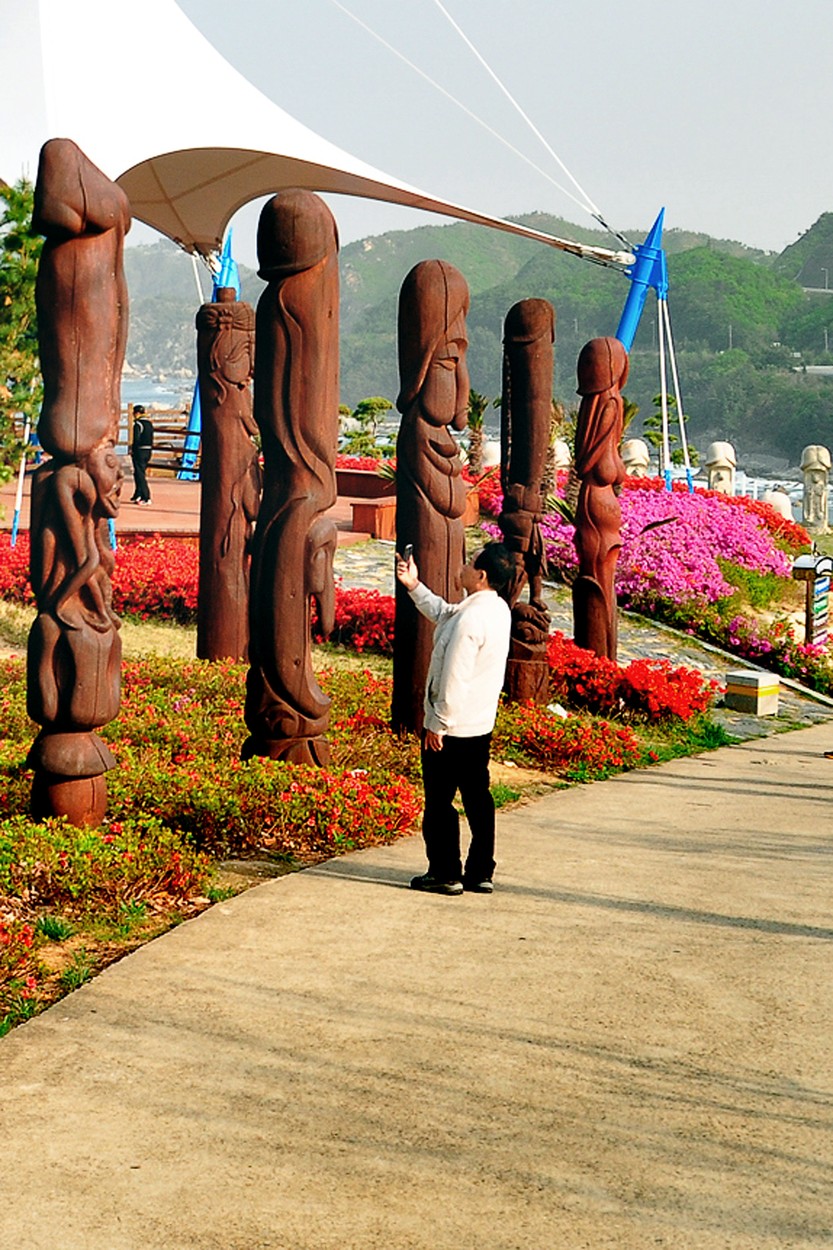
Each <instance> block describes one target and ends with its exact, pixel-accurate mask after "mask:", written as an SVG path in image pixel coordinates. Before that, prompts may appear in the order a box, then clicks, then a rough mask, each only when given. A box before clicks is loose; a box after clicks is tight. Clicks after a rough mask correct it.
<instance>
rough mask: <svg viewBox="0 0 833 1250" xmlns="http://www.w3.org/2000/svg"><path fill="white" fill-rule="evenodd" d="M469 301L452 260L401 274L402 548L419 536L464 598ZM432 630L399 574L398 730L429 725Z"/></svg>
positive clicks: (424, 566) (419, 553)
mask: <svg viewBox="0 0 833 1250" xmlns="http://www.w3.org/2000/svg"><path fill="white" fill-rule="evenodd" d="M468 310H469V291H468V287H467V285H466V281H465V279H464V277H463V275H462V274H461V273H460V272H459V271H458V270H457V269H455V268H454V266H453V265H449V264H448V263H447V262H446V261H442V260H426V261H422V262H420V264H418V265H416V266H415V267H414V268H413V269H412V270H411V272H410V273H409V274H408V276H407V277H406V278H405V281H404V283H403V284H402V289H401V291H400V295H399V375H400V386H401V389H400V392H399V397H398V399H397V401H396V406H397V408H398V409H399V411H400V412H401V414H402V421H401V423H400V426H399V435H398V437H397V440H396V549H397V551H399V552H402V551H404V549H405V547H406V546H407V545H408V544H409V543H410V544H412V545H413V548H414V559H415V560H416V563H417V566H418V568H419V575H420V578H421V580H422V581H423V582H424V583H425V585H426V586H428V587H430V589H431V590H433V591H434V592H435V593H436V594H439V595H442V597H443V598H444V599H446V600H447V601H448V602H449V603H457V602H458V601H459V600H460V598H461V595H462V588H461V585H460V574H461V571H462V567H463V564H464V563H465V530H464V528H463V521H462V517H463V513H464V511H465V507H466V486H465V482H464V481H463V478H462V462H461V460H460V455H459V451H458V448H457V444H456V442H455V441H454V438H453V437H452V435H451V428H453V429H455V430H462V429H465V426H466V421H467V411H468V398H469V375H468V369H467V367H466V348H467V347H468V340H467V338H466V313H467V312H468ZM450 427H451V428H450ZM433 633H434V627H433V625H432V624H431V622H430V621H428V620H427V619H426V618H425V617H424V616H422V615H421V614H420V613H418V612H417V610H416V608H415V607H414V605H413V603H412V602H411V600H410V598H409V597H408V594H407V592H406V591H405V590H404V588H403V587H402V586H401V585H400V584H399V583H398V582H397V585H396V624H395V631H394V651H393V706H392V724H393V727H394V729H395V730H397V731H398V732H403V731H408V730H416V731H419V730H420V729H421V728H422V717H423V697H424V694H425V679H426V677H427V674H428V664H429V661H430V658H431V646H432V641H433Z"/></svg>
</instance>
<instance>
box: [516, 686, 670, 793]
mask: <svg viewBox="0 0 833 1250" xmlns="http://www.w3.org/2000/svg"><path fill="white" fill-rule="evenodd" d="M494 743H495V748H496V750H497V751H499V752H501V753H503V754H506V755H509V756H510V757H511V756H512V755H513V754H518V753H520V755H521V756H522V757H525V758H527V759H530V760H533V761H534V762H535V763H537V764H538V765H539V766H541V767H543V768H546V769H549V770H551V771H553V772H559V773H561V775H562V776H563V777H565V778H566V779H567V780H569V781H592V780H594V779H596V778H599V777H606V776H608V775H609V774H611V773H614V772H619V771H621V770H622V769H625V768H635V767H636V766H637V765H638V764H639V763H641V762H646V758H645V752H644V751H643V749H642V747H641V745H640V742H639V739H638V738H637V736H636V734H635V733H634V731H633V730H632V729H630V728H629V727H628V726H627V725H611V724H610V722H609V721H605V720H598V719H595V720H590V719H589V718H581V717H577V716H570V717H568V718H567V719H566V720H564V719H563V718H561V717H560V716H557V715H555V714H554V713H552V712H550V711H549V710H548V709H547V708H544V707H539V706H536V705H534V704H520V705H519V704H515V705H513V706H504V707H502V708H501V712H500V715H499V717H498V723H497V725H496V726H495V734H494Z"/></svg>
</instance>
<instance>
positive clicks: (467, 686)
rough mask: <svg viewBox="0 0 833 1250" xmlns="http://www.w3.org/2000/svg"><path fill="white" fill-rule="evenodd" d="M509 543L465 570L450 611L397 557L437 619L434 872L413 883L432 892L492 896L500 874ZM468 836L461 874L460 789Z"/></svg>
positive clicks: (430, 841) (431, 741) (425, 749)
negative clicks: (494, 751) (498, 771)
mask: <svg viewBox="0 0 833 1250" xmlns="http://www.w3.org/2000/svg"><path fill="white" fill-rule="evenodd" d="M513 567H514V566H513V563H512V557H511V556H510V554H509V552H508V551H507V550H506V548H505V547H504V546H503V544H502V543H489V544H488V546H486V547H484V548H483V549H482V550H481V551H480V552H478V553H477V555H476V556H475V557H474V558H473V559H472V560H471V561H470V562H469V563H468V564H466V565H464V567H463V571H462V574H461V584H462V589H463V590H464V591H465V592H466V598H465V599H463V600H462V602H461V603H446V601H445V600H444V599H441V598H440V596H439V595H435V594H433V593H432V592H431V591H430V590H429V589H428V587H427V586H423V585H422V583H421V582H420V580H419V571H418V569H417V566H416V564H415V563H414V559H413V556H410V557H409V558H408V560H407V561H405V560H403V559H402V558H401V556H397V561H396V576H397V578H398V579H399V581H400V582H401V583H402V585H403V586H404V587H405V589H406V590H407V591H408V593H409V594H410V596H411V599H412V600H413V602H414V604H415V606H416V607H417V608H418V610H419V611H420V612H422V614H423V615H424V616H427V617H428V619H429V620H432V621H434V646H433V650H432V652H431V663H430V665H429V668H428V679H427V681H426V683H425V727H424V729H423V734H422V779H423V786H424V788H425V814H424V816H423V821H422V836H423V838H424V839H425V849H426V852H427V855H428V872H427V873H425V874H423V875H422V876H419V877H414V878H413V880H412V881H411V888H412V889H414V890H425V891H428V892H430V893H432V894H448V895H458V894H462V893H463V890H464V889H465V890H471V891H473V892H475V893H478V894H491V892H492V875H493V873H494V869H495V859H494V848H495V805H494V800H493V799H492V795H491V792H490V790H489V748H490V746H491V740H492V730H493V728H494V724H495V716H496V714H497V705H498V699H499V698H500V692H501V690H502V688H503V681H504V675H505V671H506V657H507V655H508V653H509V630H510V626H511V614H510V611H509V606H508V604H507V603H506V602H505V600H503V599H502V598H500V595H499V592H500V591H502V590H503V589H504V587H505V586H506V585H507V583H508V581H509V578H510V576H511V574H512V571H513ZM458 789H459V791H460V797H461V799H462V801H463V808H464V810H465V813H466V818H467V819H468V822H469V829H470V831H471V845H470V847H469V851H468V855H467V858H466V863H465V868H463V863H462V858H461V854H460V822H459V819H458V816H457V811H456V809H455V807H454V796H455V794H456V793H457V790H458Z"/></svg>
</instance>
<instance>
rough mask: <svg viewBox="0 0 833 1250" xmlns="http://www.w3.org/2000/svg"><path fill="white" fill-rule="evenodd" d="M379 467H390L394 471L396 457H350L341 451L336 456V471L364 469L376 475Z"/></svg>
mask: <svg viewBox="0 0 833 1250" xmlns="http://www.w3.org/2000/svg"><path fill="white" fill-rule="evenodd" d="M381 465H390V467H391V468H392V469H394V470H395V469H396V457H395V456H394V457H393V458H388V457H382V456H351V455H349V454H348V453H347V452H343V451H340V452H339V453H338V455H337V456H336V468H337V469H365V470H367V471H369V472H371V473H378V471H379V468H380V466H381Z"/></svg>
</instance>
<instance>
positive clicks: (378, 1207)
mask: <svg viewBox="0 0 833 1250" xmlns="http://www.w3.org/2000/svg"><path fill="white" fill-rule="evenodd" d="M828 744H829V734H828V732H827V731H826V729H825V727H823V726H818V727H815V728H811V729H808V730H802V731H800V732H797V733H790V734H782V735H780V736H777V737H771V738H767V739H762V740H758V741H756V742H750V743H746V744H744V745H742V746H737V747H733V748H726V749H723V750H721V751H718V752H715V753H713V754H710V755H706V756H703V757H700V758H696V759H688V760H683V761H679V762H676V763H674V764H670V765H665V766H662V767H659V768H655V769H651V770H649V771H645V772H640V773H633V774H630V775H627V776H624V777H621V778H618V779H615V780H612V781H608V782H603V783H597V784H595V785H592V786H586V787H577V788H574V789H572V790H569V791H565V792H561V793H558V794H553V795H551V796H550V797H547V798H545V799H543V800H540V801H537V802H535V803H532V804H530V805H528V806H525V807H521V808H517V809H515V810H514V811H510V812H504V813H501V814H500V815H499V825H498V830H499V832H498V840H499V857H500V868H499V876H498V881H499V886H498V889H497V890H496V892H495V894H494V895H493V896H492V897H491V898H489V897H482V896H474V895H466V896H464V897H462V898H459V899H444V898H436V897H431V896H427V897H426V896H422V895H418V894H415V893H414V892H412V891H409V890H408V889H407V888H406V887H407V881H408V879H409V877H410V876H411V874H412V873H414V872H417V871H419V870H421V867H422V852H421V845H420V842H419V840H418V839H416V838H410V839H406V840H403V841H401V842H399V843H397V844H396V845H394V846H392V847H389V848H385V849H376V850H371V851H366V852H362V853H359V854H354V855H350V856H347V857H345V858H344V859H341V860H336V861H332V862H331V863H329V864H326V865H323V866H321V867H319V868H315V869H310V870H308V871H306V872H302V873H299V874H297V875H294V876H290V877H285V878H282V879H280V880H275V881H271V882H268V883H266V884H264V885H261V886H258V887H256V888H255V889H253V890H251V891H249V892H248V893H246V894H244V895H241V896H239V897H237V898H236V899H234V900H232V901H229V902H227V903H224V904H220V905H218V906H215V907H214V908H212V909H211V910H210V911H208V912H206V913H205V914H204V915H203V916H201V917H199V918H198V919H196V920H194V921H192V922H190V923H188V924H185V925H183V926H182V927H181V928H179V929H176V930H174V931H173V932H171V933H170V934H168V935H167V936H165V937H163V938H161V939H159V940H158V941H156V942H154V943H151V944H150V945H149V946H147V947H145V948H143V949H142V950H140V951H138V952H137V953H136V954H134V955H131V956H130V957H129V958H127V959H125V960H123V961H122V962H121V963H119V964H116V965H114V966H113V967H111V968H110V969H108V970H107V971H106V972H104V973H103V975H101V976H100V977H99V978H97V979H96V980H95V981H94V982H93V983H91V984H90V985H88V986H86V987H84V988H83V989H81V990H79V991H77V992H76V993H75V994H73V995H71V996H70V997H69V998H67V999H66V1000H64V1001H63V1002H62V1003H59V1004H58V1005H57V1006H55V1007H54V1008H52V1009H51V1010H50V1011H48V1012H46V1013H45V1014H44V1015H43V1016H41V1017H39V1018H38V1019H35V1020H33V1021H31V1022H30V1023H28V1024H26V1025H24V1026H23V1027H21V1028H19V1029H17V1030H15V1031H14V1032H13V1033H12V1034H10V1035H9V1036H8V1037H7V1038H5V1039H4V1040H3V1041H2V1042H0V1073H1V1074H2V1087H1V1088H2V1098H0V1141H2V1150H0V1193H2V1201H1V1202H0V1224H2V1227H3V1232H4V1236H3V1238H2V1244H3V1245H4V1246H9V1247H12V1246H14V1247H18V1248H19V1250H55V1248H56V1247H60V1250H257V1248H259V1247H273V1248H275V1250H518V1248H522V1250H556V1248H557V1250H561V1248H562V1247H563V1248H564V1250H584V1248H589V1250H602V1248H604V1250H646V1247H653V1246H666V1247H671V1248H673V1250H727V1247H728V1248H731V1250H782V1248H783V1247H792V1248H799V1247H800V1248H804V1247H807V1248H809V1247H813V1248H816V1247H829V1246H831V1245H833V971H831V969H833V912H832V911H831V888H830V882H831V872H833V855H832V854H831V852H832V851H833V837H831V826H830V815H829V813H830V810H831V808H830V804H831V802H833V764H831V763H829V762H827V761H825V760H824V759H822V758H821V755H820V752H821V750H822V749H823V748H824V747H825V746H827V745H828Z"/></svg>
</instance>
